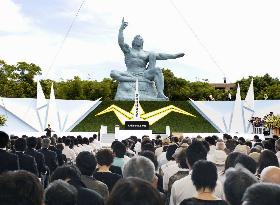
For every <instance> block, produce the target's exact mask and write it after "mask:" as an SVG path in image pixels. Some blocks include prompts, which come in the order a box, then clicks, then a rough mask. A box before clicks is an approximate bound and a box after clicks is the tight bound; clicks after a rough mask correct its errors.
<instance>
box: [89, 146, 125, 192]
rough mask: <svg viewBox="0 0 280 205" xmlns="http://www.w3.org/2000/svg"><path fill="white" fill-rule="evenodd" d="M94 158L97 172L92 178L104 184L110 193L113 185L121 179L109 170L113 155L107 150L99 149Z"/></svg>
mask: <svg viewBox="0 0 280 205" xmlns="http://www.w3.org/2000/svg"><path fill="white" fill-rule="evenodd" d="M95 157H96V160H97V164H98V170H97V171H96V172H95V173H94V174H93V177H94V178H95V179H97V180H99V181H101V182H103V183H104V184H106V185H107V187H108V189H109V192H110V191H111V190H112V188H113V186H114V185H115V183H116V182H117V181H118V180H119V179H121V178H122V177H121V176H120V175H118V174H115V173H112V172H111V171H110V170H109V169H110V166H111V164H112V163H113V153H112V151H111V150H109V149H101V150H99V151H98V152H97V153H96V156H95Z"/></svg>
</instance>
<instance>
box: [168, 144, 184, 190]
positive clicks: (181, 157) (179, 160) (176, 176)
mask: <svg viewBox="0 0 280 205" xmlns="http://www.w3.org/2000/svg"><path fill="white" fill-rule="evenodd" d="M186 151H187V149H186V148H185V149H181V150H180V151H179V153H176V152H177V150H176V152H175V154H176V155H175V158H176V161H177V163H178V165H179V170H178V171H177V173H176V174H174V175H172V176H171V177H170V178H169V182H168V193H169V194H170V192H171V187H172V185H173V183H174V182H175V181H177V180H179V179H182V178H183V177H185V176H187V175H188V174H189V168H188V165H187V162H186Z"/></svg>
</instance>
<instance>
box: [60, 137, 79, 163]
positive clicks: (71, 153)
mask: <svg viewBox="0 0 280 205" xmlns="http://www.w3.org/2000/svg"><path fill="white" fill-rule="evenodd" d="M64 143H65V146H64V148H63V150H62V154H64V155H65V156H66V158H67V159H70V160H71V161H73V162H74V161H75V160H76V154H75V152H74V150H73V149H70V148H69V146H70V143H71V140H70V139H69V138H66V139H65V141H64Z"/></svg>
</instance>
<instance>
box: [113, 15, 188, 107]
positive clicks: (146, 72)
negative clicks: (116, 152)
mask: <svg viewBox="0 0 280 205" xmlns="http://www.w3.org/2000/svg"><path fill="white" fill-rule="evenodd" d="M127 26H128V23H127V22H125V21H124V18H123V19H122V24H121V27H120V29H119V36H118V43H119V46H120V48H121V50H122V52H123V53H124V60H125V65H126V68H127V71H118V70H112V71H111V74H110V76H111V77H112V78H113V79H114V80H117V81H119V85H118V89H117V93H116V96H115V100H134V97H135V96H134V94H135V84H136V80H137V79H138V82H139V84H138V86H139V87H138V88H139V94H140V100H149V101H166V100H168V97H166V96H165V95H164V92H163V90H164V77H163V74H162V71H161V68H158V67H156V60H167V59H176V58H180V57H183V56H184V55H185V54H184V53H178V54H166V53H153V52H148V51H144V50H143V43H144V41H143V38H142V37H141V36H140V35H137V36H135V37H134V39H133V41H132V47H130V46H129V45H128V44H126V43H125V42H124V37H123V31H124V29H125V28H126V27H127Z"/></svg>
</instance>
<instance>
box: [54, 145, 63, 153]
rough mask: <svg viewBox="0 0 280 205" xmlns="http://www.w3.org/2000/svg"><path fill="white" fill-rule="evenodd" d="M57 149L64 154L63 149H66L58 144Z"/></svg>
mask: <svg viewBox="0 0 280 205" xmlns="http://www.w3.org/2000/svg"><path fill="white" fill-rule="evenodd" d="M55 147H56V149H58V150H59V151H61V152H62V151H63V149H64V146H63V144H62V143H57V144H56V146H55Z"/></svg>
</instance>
